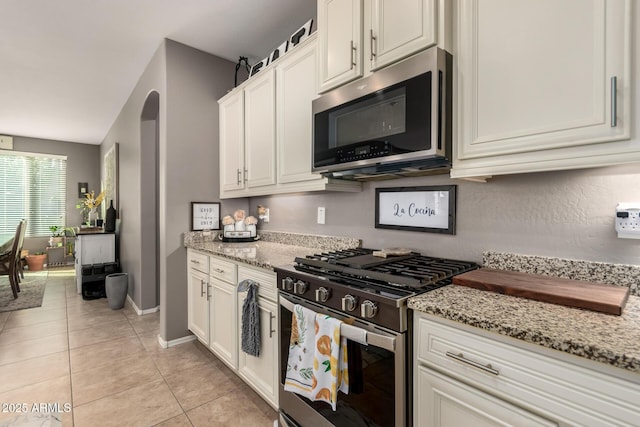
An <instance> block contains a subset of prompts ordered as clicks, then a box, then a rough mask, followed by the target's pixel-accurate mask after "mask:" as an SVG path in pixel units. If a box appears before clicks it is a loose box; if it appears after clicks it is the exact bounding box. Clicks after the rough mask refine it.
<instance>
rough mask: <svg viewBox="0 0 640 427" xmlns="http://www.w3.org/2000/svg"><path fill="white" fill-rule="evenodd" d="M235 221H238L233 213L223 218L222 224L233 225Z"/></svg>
mask: <svg viewBox="0 0 640 427" xmlns="http://www.w3.org/2000/svg"><path fill="white" fill-rule="evenodd" d="M235 222H236V221H235V220H234V219H233V218H232V217H231V215H227V216H225V217H224V218H222V225H233V224H235Z"/></svg>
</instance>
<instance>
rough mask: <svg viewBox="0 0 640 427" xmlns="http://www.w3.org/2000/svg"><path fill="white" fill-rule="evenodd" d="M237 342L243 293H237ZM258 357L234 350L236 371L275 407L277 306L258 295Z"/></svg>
mask: <svg viewBox="0 0 640 427" xmlns="http://www.w3.org/2000/svg"><path fill="white" fill-rule="evenodd" d="M238 296H239V298H238V335H237V336H238V342H240V339H241V338H240V337H241V333H242V305H243V304H244V300H245V298H246V293H244V294H238ZM258 301H259V308H260V337H261V346H260V357H254V356H250V355H248V354H246V353H245V352H243V351H242V350H238V374H239V375H240V376H241V377H242V378H243V379H244V380H245V381H246V382H247V383H248V384H249V385H251V386H252V387H253V388H254V389H255V390H256V392H258V393H259V394H260V395H261V396H262V397H263V398H264V399H265V400H266V401H267V402H269V403H270V404H271V405H272V406H273V407H274V408H277V407H278V331H277V326H278V317H277V316H278V307H277V306H276V304H274V303H272V302H271V301H269V300H266V299H264V298H259V299H258Z"/></svg>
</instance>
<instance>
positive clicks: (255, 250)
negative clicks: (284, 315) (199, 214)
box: [187, 241, 319, 270]
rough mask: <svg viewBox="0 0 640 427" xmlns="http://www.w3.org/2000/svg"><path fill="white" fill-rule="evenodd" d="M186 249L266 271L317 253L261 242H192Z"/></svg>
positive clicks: (316, 250) (300, 248)
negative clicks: (297, 258)
mask: <svg viewBox="0 0 640 427" xmlns="http://www.w3.org/2000/svg"><path fill="white" fill-rule="evenodd" d="M187 247H189V248H192V249H196V250H199V251H202V252H207V253H209V254H211V255H217V256H221V257H224V258H229V259H230V260H233V261H239V262H242V263H245V264H248V265H252V266H254V267H259V268H264V269H267V270H273V267H278V266H283V265H290V264H292V263H293V260H294V259H295V257H301V256H306V255H312V254H314V253H317V252H318V251H319V250H318V249H313V248H307V247H304V246H295V245H286V244H282V243H273V242H262V241H257V242H251V243H223V242H192V243H190V244H189V245H188V246H187Z"/></svg>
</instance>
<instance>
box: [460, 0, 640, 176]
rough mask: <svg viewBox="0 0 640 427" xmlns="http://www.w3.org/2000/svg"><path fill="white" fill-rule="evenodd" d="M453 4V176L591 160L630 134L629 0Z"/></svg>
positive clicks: (594, 162)
mask: <svg viewBox="0 0 640 427" xmlns="http://www.w3.org/2000/svg"><path fill="white" fill-rule="evenodd" d="M459 5H460V7H459V8H458V11H459V14H458V50H457V54H456V58H457V61H458V67H457V70H458V74H457V87H458V103H457V104H458V118H459V122H458V138H457V140H458V146H457V153H456V160H460V162H454V171H453V172H452V176H454V177H459V176H465V173H464V169H470V168H473V167H478V168H484V170H480V172H484V174H491V173H517V172H529V171H538V170H553V169H563V168H576V167H586V166H595V165H598V162H603V161H605V160H598V159H597V157H598V150H600V151H599V153H600V154H611V153H610V152H609V150H613V149H614V148H613V147H612V146H611V145H608V144H602V143H609V144H610V142H611V141H616V140H621V139H628V138H629V135H630V132H629V125H630V120H629V119H630V115H629V105H630V104H629V98H630V96H629V95H630V87H631V84H632V82H631V80H630V75H629V70H630V68H629V66H630V43H629V35H630V19H629V18H628V15H629V14H630V10H631V8H630V4H629V2H628V1H623V0H618V1H616V0H612V1H600V0H591V1H586V0H567V1H562V2H556V1H554V0H540V1H535V2H513V1H508V0H479V1H475V0H460V2H459ZM613 82H615V84H614V83H613ZM598 145H599V146H598ZM626 149H627V150H629V147H627V148H626ZM594 150H595V151H594ZM637 151H638V150H637V148H636V152H637ZM589 156H591V157H592V158H590V159H588V158H587V157H589ZM474 159H477V160H476V161H475V163H474V162H473V161H474ZM560 161H563V162H564V163H561V162H560ZM608 161H609V163H611V160H608Z"/></svg>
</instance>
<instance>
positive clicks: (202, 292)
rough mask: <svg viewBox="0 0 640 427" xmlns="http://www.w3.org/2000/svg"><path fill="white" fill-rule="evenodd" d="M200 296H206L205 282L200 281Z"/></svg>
mask: <svg viewBox="0 0 640 427" xmlns="http://www.w3.org/2000/svg"><path fill="white" fill-rule="evenodd" d="M200 296H201V297H203V296H204V280H202V279H200Z"/></svg>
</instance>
